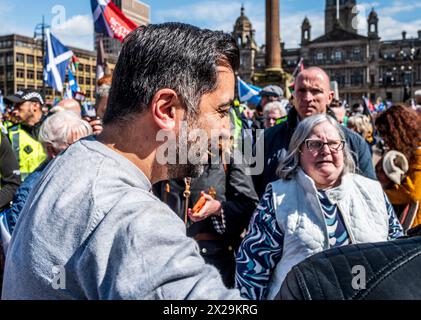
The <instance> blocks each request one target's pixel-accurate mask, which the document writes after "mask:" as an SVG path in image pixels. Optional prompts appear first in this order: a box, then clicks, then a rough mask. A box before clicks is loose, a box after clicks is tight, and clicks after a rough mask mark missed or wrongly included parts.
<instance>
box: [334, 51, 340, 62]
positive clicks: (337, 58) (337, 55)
mask: <svg viewBox="0 0 421 320" xmlns="http://www.w3.org/2000/svg"><path fill="white" fill-rule="evenodd" d="M335 60H336V61H341V60H342V51H340V50H337V51H335Z"/></svg>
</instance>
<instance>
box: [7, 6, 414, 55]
mask: <svg viewBox="0 0 421 320" xmlns="http://www.w3.org/2000/svg"><path fill="white" fill-rule="evenodd" d="M144 2H145V3H147V4H149V5H150V6H151V20H152V23H160V22H165V21H180V22H186V23H191V24H194V25H197V26H199V27H206V28H210V29H215V30H216V29H217V30H224V31H226V32H231V31H232V29H233V25H234V23H235V20H236V18H237V17H238V16H239V14H240V7H241V4H242V3H244V6H245V13H246V15H247V16H248V17H249V19H250V20H251V22H252V23H253V27H254V29H256V38H257V42H258V44H259V45H261V44H263V42H264V16H265V1H264V0H243V1H241V0H239V1H237V0H234V1H227V0H203V1H197V0H196V1H193V0H172V1H171V0H153V1H147V0H144ZM280 3H281V9H280V14H281V37H282V41H284V42H285V43H286V47H287V48H291V47H296V46H298V44H299V42H300V36H301V32H300V26H301V22H302V20H303V19H304V17H305V16H307V17H308V18H309V19H310V22H311V24H312V26H313V30H312V37H313V38H315V37H317V36H320V35H322V34H323V32H324V5H325V1H324V0H311V1H308V0H280ZM359 4H360V5H361V6H362V7H361V10H360V16H361V17H364V19H362V21H364V20H365V17H366V16H367V15H368V14H369V12H370V10H371V8H372V7H374V8H375V9H376V10H377V12H378V14H379V19H380V23H379V29H380V36H381V37H382V38H383V39H384V40H390V39H397V38H400V37H401V32H402V31H403V30H406V31H407V33H408V37H416V36H417V31H418V30H421V2H420V1H419V0H407V1H404V0H368V1H360V2H359ZM0 8H1V9H0V34H10V33H18V34H24V35H27V36H32V35H33V31H34V27H35V25H36V24H37V23H39V22H41V19H42V15H43V14H44V15H45V17H46V21H47V22H48V23H52V22H54V23H55V27H54V28H53V32H54V34H55V35H56V36H57V37H58V38H59V39H60V40H61V41H62V42H63V43H65V44H67V45H71V46H75V47H80V48H84V49H88V50H92V49H93V36H92V32H93V27H92V18H91V9H90V1H89V0H61V1H60V0H38V1H33V0H0ZM57 12H61V13H64V15H59V14H58V13H57ZM60 18H61V19H60ZM57 25H58V26H57ZM360 33H362V34H364V33H366V30H365V29H364V25H363V24H361V30H360Z"/></svg>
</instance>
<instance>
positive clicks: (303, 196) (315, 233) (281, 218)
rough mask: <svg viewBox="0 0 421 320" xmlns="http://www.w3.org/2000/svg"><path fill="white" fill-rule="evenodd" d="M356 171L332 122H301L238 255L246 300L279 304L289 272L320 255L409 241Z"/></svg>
mask: <svg viewBox="0 0 421 320" xmlns="http://www.w3.org/2000/svg"><path fill="white" fill-rule="evenodd" d="M354 171H355V164H354V161H353V159H352V156H351V154H350V151H349V149H348V146H347V145H346V143H345V137H344V134H343V131H342V130H341V129H340V126H339V124H338V123H337V122H336V121H335V120H334V119H333V118H332V117H330V116H328V115H324V114H323V115H322V114H319V115H315V116H312V117H309V118H306V119H305V120H303V121H301V122H300V124H299V125H298V127H297V129H296V130H295V132H294V135H293V136H292V139H291V142H290V145H289V150H288V155H287V156H286V158H285V159H284V160H283V161H282V162H281V164H280V166H279V168H278V175H279V177H280V179H279V180H277V181H275V182H273V183H271V184H269V185H268V187H267V189H266V192H265V194H264V195H263V197H262V199H261V200H260V204H259V206H258V207H257V209H256V211H255V213H254V215H253V218H252V221H251V223H250V226H249V230H248V232H247V234H246V236H245V238H244V240H243V242H242V244H241V246H240V249H239V253H238V256H237V274H236V282H237V286H238V288H239V289H240V291H241V294H242V295H243V297H245V298H248V299H256V300H260V299H274V298H275V297H276V295H277V294H278V292H279V289H280V288H281V285H282V282H283V281H284V279H285V277H286V275H287V273H288V271H290V270H291V268H292V267H293V266H294V265H296V264H297V263H299V262H301V261H302V260H304V259H305V258H307V257H309V256H311V255H313V254H315V253H317V252H321V251H323V250H326V249H329V248H333V247H338V246H344V245H348V244H352V243H362V242H378V241H385V240H388V239H389V240H390V239H396V238H398V237H400V236H402V235H403V233H402V226H401V225H400V223H399V221H398V220H397V218H396V215H395V213H394V211H393V207H392V206H391V204H390V203H389V201H388V200H387V197H386V196H385V194H384V192H383V190H382V187H381V185H380V183H379V182H377V181H374V180H371V179H368V178H365V177H363V176H361V175H358V174H355V173H354ZM339 267H340V266H339Z"/></svg>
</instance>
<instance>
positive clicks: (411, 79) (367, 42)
mask: <svg viewBox="0 0 421 320" xmlns="http://www.w3.org/2000/svg"><path fill="white" fill-rule="evenodd" d="M356 4H357V3H356V0H340V7H339V12H338V11H337V7H336V0H327V1H326V7H325V33H324V34H323V35H322V36H320V37H318V38H315V39H313V38H312V34H311V29H312V27H311V21H310V20H309V18H307V17H306V18H305V19H304V21H303V22H302V25H301V46H300V48H292V49H286V48H285V47H284V45H283V44H281V45H282V68H283V69H284V70H286V71H288V72H289V73H292V72H293V71H294V69H295V67H296V66H297V64H298V62H299V61H300V59H303V63H304V65H305V67H309V66H319V67H322V68H323V69H325V70H326V71H327V73H328V74H329V75H330V77H331V80H332V81H336V82H337V83H338V87H339V95H340V98H341V99H342V100H346V101H347V102H348V103H350V104H352V103H355V102H360V101H361V97H362V96H367V97H370V99H371V100H372V101H375V100H376V99H377V98H378V97H382V98H384V99H387V100H391V101H394V102H399V101H405V100H407V99H408V98H410V96H411V94H412V93H413V92H415V90H418V89H421V30H420V31H418V36H417V37H415V38H408V37H407V34H406V32H405V31H403V32H402V38H401V39H397V40H391V41H382V40H381V39H380V37H379V29H378V25H379V18H378V15H377V13H376V12H375V11H374V9H373V10H372V11H371V12H370V15H369V16H368V19H367V23H368V33H367V35H360V34H358V33H357V30H356V29H355V28H354V27H353V22H354V21H355V18H356V13H355V12H356V11H355V10H353V8H354V6H355V5H356ZM338 14H339V20H338V19H337V16H338ZM239 21H243V23H242V24H241V23H239ZM245 22H246V23H245ZM244 25H247V28H244ZM241 26H243V28H241ZM233 35H234V36H235V37H236V39H250V41H249V42H247V41H245V42H239V45H240V50H241V68H240V71H239V76H240V77H241V78H242V79H244V80H245V81H249V82H253V83H256V80H257V79H258V77H256V74H258V73H259V72H262V71H263V70H264V69H265V45H263V46H261V47H258V46H257V45H256V43H255V41H254V31H253V26H252V23H251V22H250V20H249V19H248V18H247V17H246V16H245V13H244V8H242V9H241V16H240V18H238V19H237V23H236V24H235V26H234V32H233ZM247 37H248V38H247Z"/></svg>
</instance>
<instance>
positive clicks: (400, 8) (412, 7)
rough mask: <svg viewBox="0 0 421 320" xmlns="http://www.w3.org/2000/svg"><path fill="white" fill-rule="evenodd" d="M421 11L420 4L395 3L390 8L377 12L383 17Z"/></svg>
mask: <svg viewBox="0 0 421 320" xmlns="http://www.w3.org/2000/svg"><path fill="white" fill-rule="evenodd" d="M417 9H421V3H408V2H401V1H395V2H394V3H393V4H392V5H391V6H387V7H385V8H382V9H380V10H379V13H380V14H381V15H384V16H389V15H396V14H398V13H402V12H413V11H416V10H417Z"/></svg>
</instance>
